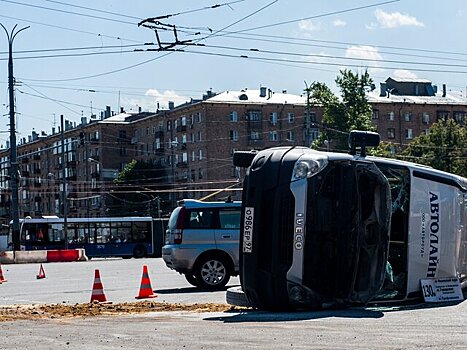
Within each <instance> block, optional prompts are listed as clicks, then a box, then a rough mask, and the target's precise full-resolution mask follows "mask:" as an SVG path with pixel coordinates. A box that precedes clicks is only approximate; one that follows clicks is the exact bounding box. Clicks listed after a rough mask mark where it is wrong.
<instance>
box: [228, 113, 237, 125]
mask: <svg viewBox="0 0 467 350" xmlns="http://www.w3.org/2000/svg"><path fill="white" fill-rule="evenodd" d="M229 118H230V121H231V122H238V115H237V112H236V111H232V112H230V117H229Z"/></svg>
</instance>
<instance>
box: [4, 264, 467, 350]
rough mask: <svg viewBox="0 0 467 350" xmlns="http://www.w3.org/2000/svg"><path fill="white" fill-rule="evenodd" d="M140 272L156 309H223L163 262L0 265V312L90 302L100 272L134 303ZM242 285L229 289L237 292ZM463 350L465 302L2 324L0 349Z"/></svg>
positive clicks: (221, 297)
mask: <svg viewBox="0 0 467 350" xmlns="http://www.w3.org/2000/svg"><path fill="white" fill-rule="evenodd" d="M143 265H147V266H148V270H149V275H150V278H151V283H152V287H153V288H152V289H153V290H154V291H155V293H156V294H158V298H157V299H154V300H156V301H167V302H180V303H196V302H214V303H224V302H225V292H222V291H220V292H211V293H207V292H202V291H199V290H197V289H196V288H193V287H191V286H190V285H189V284H188V283H187V282H186V281H185V279H184V277H183V276H180V275H179V274H178V273H176V272H174V271H171V270H169V269H168V268H166V267H165V265H164V263H163V261H162V260H161V259H141V260H135V259H131V260H122V259H102V260H92V261H88V262H76V263H48V264H44V265H43V266H44V269H45V273H46V277H47V278H45V279H42V280H37V279H36V275H37V273H38V272H39V266H40V265H39V264H27V265H2V269H3V272H4V276H5V278H7V279H8V282H6V283H3V284H1V285H0V304H1V305H11V304H31V303H62V302H65V303H86V302H88V301H89V300H90V295H91V290H92V285H93V282H94V270H95V269H96V268H98V269H99V271H100V274H101V280H102V283H103V285H104V291H105V294H106V296H107V299H108V300H110V301H113V302H115V303H116V302H125V301H135V298H134V297H135V296H136V295H137V294H138V291H139V286H140V282H141V277H142V268H143ZM237 283H238V279H237V278H235V279H233V280H232V283H231V284H230V285H236V284H237ZM159 348H163V349H239V348H244V349H286V348H287V349H417V350H419V349H425V348H429V349H467V302H462V303H455V304H422V303H420V304H413V305H409V306H393V307H376V306H373V307H366V308H349V309H344V310H326V311H308V312H287V313H274V312H260V311H245V312H242V313H239V312H225V313H196V312H152V313H146V314H137V315H111V316H103V317H85V318H82V317H75V318H50V319H39V320H24V321H12V322H0V349H8V350H15V349H18V350H19V349H21V350H29V349H31V350H46V349H47V350H50V349H52V350H55V349H95V350H114V349H139V350H141V349H159Z"/></svg>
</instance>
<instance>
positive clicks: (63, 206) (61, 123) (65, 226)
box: [60, 114, 68, 249]
mask: <svg viewBox="0 0 467 350" xmlns="http://www.w3.org/2000/svg"><path fill="white" fill-rule="evenodd" d="M60 126H61V130H60V136H61V140H62V187H63V188H62V208H63V233H64V238H65V249H68V222H67V214H68V213H67V202H68V201H67V200H66V171H65V127H64V125H63V114H62V115H60ZM67 156H68V155H67Z"/></svg>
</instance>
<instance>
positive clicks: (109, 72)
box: [0, 0, 279, 82]
mask: <svg viewBox="0 0 467 350" xmlns="http://www.w3.org/2000/svg"><path fill="white" fill-rule="evenodd" d="M0 1H5V0H0ZM277 1H279V0H274V1H272V2H271V3H269V4H268V5H265V6H263V7H262V8H260V9H259V10H256V11H254V12H253V13H252V14H249V15H247V16H245V17H243V18H241V19H240V20H238V21H235V22H234V23H232V24H230V25H227V26H225V27H224V28H222V30H225V29H228V28H230V27H232V26H233V25H235V24H237V23H240V22H241V21H243V20H245V19H247V18H249V17H251V16H252V15H254V14H256V13H258V12H260V11H262V10H264V9H266V8H267V7H269V6H271V5H272V4H274V3H276V2H277ZM212 34H215V32H214V33H212ZM208 37H209V36H208ZM206 38H207V37H206ZM206 38H203V39H206ZM172 53H173V52H167V53H165V54H163V55H161V56H158V57H154V58H151V59H149V60H146V61H142V62H139V63H135V64H132V65H130V66H126V67H122V68H119V69H114V70H111V71H107V72H103V73H98V74H93V75H89V76H83V77H76V78H68V79H28V78H22V79H23V80H28V81H43V82H44V81H48V82H61V81H76V80H84V79H90V78H97V77H101V76H105V75H109V74H114V73H118V72H122V71H126V70H129V69H132V68H135V67H139V66H142V65H145V64H147V63H150V62H154V61H156V60H159V59H162V58H164V57H166V56H168V55H170V54H172Z"/></svg>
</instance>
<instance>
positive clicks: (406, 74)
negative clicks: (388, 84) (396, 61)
mask: <svg viewBox="0 0 467 350" xmlns="http://www.w3.org/2000/svg"><path fill="white" fill-rule="evenodd" d="M393 76H394V78H410V79H415V78H418V77H417V74H415V73H414V72H411V71H409V70H406V69H396V70H395V71H394V73H393Z"/></svg>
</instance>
